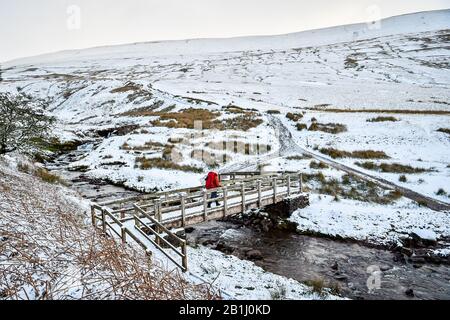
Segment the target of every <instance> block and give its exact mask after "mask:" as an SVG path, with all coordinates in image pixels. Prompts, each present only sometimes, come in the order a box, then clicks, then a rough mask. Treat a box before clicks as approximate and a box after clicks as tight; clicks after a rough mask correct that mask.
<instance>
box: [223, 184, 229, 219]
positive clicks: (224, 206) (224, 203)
mask: <svg viewBox="0 0 450 320" xmlns="http://www.w3.org/2000/svg"><path fill="white" fill-rule="evenodd" d="M227 197H228V189H227V187H223V216H224V217H226V216H227V211H228V199H227Z"/></svg>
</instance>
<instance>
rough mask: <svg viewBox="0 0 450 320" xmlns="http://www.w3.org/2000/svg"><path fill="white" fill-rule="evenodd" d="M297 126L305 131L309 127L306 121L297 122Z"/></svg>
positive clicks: (299, 129)
mask: <svg viewBox="0 0 450 320" xmlns="http://www.w3.org/2000/svg"><path fill="white" fill-rule="evenodd" d="M296 128H297V130H298V131H303V130H306V129H308V126H307V125H306V124H305V123H297V125H296Z"/></svg>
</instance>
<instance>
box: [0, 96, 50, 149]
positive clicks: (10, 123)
mask: <svg viewBox="0 0 450 320" xmlns="http://www.w3.org/2000/svg"><path fill="white" fill-rule="evenodd" d="M46 107H47V103H46V102H44V101H43V100H39V99H33V98H32V97H30V96H28V95H26V94H24V93H19V94H17V95H12V94H10V93H0V114H1V117H0V155H3V154H6V153H9V152H13V151H16V150H17V151H25V152H26V151H30V149H32V148H33V147H36V146H38V145H40V144H41V143H42V141H44V140H45V136H46V134H47V133H48V131H49V129H50V127H51V125H52V123H53V121H54V118H52V117H49V116H47V115H45V114H44V110H45V109H46Z"/></svg>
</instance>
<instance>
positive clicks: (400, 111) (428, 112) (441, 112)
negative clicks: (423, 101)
mask: <svg viewBox="0 0 450 320" xmlns="http://www.w3.org/2000/svg"><path fill="white" fill-rule="evenodd" d="M307 109H308V110H313V111H320V112H333V113H392V114H423V115H450V111H447V110H408V109H338V108H315V107H313V108H307Z"/></svg>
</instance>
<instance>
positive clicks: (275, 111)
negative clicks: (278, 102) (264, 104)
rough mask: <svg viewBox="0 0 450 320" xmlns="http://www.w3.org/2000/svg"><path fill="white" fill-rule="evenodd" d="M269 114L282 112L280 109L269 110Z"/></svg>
mask: <svg viewBox="0 0 450 320" xmlns="http://www.w3.org/2000/svg"><path fill="white" fill-rule="evenodd" d="M267 113H268V114H280V113H281V112H280V110H267Z"/></svg>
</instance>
